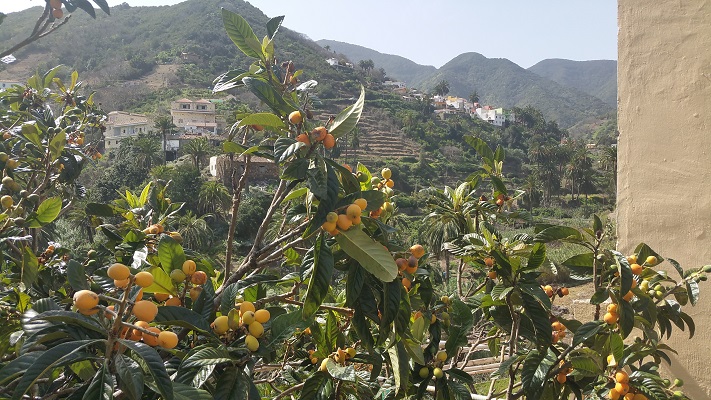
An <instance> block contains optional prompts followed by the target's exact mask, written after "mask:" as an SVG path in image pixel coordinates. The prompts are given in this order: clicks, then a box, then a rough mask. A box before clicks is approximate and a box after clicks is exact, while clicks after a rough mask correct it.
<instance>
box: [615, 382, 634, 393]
mask: <svg viewBox="0 0 711 400" xmlns="http://www.w3.org/2000/svg"><path fill="white" fill-rule="evenodd" d="M615 390H616V391H617V392H619V393H620V395H621V396H624V395H626V394H627V392H629V391H630V385H628V384H626V383H622V382H617V383H616V384H615Z"/></svg>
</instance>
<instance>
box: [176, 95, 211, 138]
mask: <svg viewBox="0 0 711 400" xmlns="http://www.w3.org/2000/svg"><path fill="white" fill-rule="evenodd" d="M170 115H171V117H173V123H174V124H175V126H177V127H178V128H182V129H184V130H185V132H188V133H194V134H203V133H212V134H217V132H218V130H220V129H222V123H221V119H220V118H219V117H218V116H217V113H216V111H215V104H214V103H212V102H210V101H209V100H205V99H200V100H190V99H180V100H176V101H174V102H172V103H171V105H170Z"/></svg>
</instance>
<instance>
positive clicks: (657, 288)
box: [654, 283, 664, 292]
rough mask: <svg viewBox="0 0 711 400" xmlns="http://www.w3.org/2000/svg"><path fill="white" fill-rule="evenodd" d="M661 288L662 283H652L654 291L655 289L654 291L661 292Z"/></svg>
mask: <svg viewBox="0 0 711 400" xmlns="http://www.w3.org/2000/svg"><path fill="white" fill-rule="evenodd" d="M663 289H664V287H663V286H662V285H660V284H659V283H657V284H656V285H654V291H656V292H661V291H662V290H663Z"/></svg>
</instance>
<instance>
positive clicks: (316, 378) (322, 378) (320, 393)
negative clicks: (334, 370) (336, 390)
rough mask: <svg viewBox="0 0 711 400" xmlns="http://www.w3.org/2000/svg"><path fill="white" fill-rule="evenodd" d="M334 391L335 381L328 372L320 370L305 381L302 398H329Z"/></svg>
mask: <svg viewBox="0 0 711 400" xmlns="http://www.w3.org/2000/svg"><path fill="white" fill-rule="evenodd" d="M332 393H333V381H332V380H331V376H330V375H328V373H327V372H324V371H318V372H316V373H314V374H313V375H311V377H309V379H307V380H306V382H304V387H303V389H301V396H299V399H300V400H328V399H330V398H331V394H332Z"/></svg>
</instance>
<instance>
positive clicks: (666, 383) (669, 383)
mask: <svg viewBox="0 0 711 400" xmlns="http://www.w3.org/2000/svg"><path fill="white" fill-rule="evenodd" d="M662 385H664V386H669V385H671V381H670V380H669V379H663V380H662Z"/></svg>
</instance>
